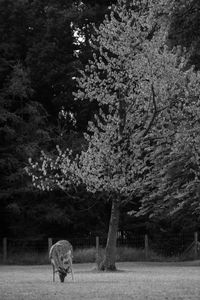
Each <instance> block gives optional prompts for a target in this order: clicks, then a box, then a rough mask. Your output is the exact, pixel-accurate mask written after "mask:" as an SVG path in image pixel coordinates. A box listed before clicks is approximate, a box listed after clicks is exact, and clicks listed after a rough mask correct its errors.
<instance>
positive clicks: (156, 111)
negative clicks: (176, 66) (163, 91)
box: [142, 83, 158, 137]
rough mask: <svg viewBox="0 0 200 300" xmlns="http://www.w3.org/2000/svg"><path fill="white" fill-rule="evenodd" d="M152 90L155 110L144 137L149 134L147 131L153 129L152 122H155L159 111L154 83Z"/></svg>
mask: <svg viewBox="0 0 200 300" xmlns="http://www.w3.org/2000/svg"><path fill="white" fill-rule="evenodd" d="M151 92H152V100H153V106H154V112H153V115H152V117H151V120H150V122H149V125H148V126H147V128H146V129H145V131H144V132H143V134H142V137H145V136H146V135H147V133H148V132H149V130H150V129H151V126H152V124H153V122H154V120H155V118H156V115H157V113H158V109H157V105H156V94H155V90H154V86H153V83H152V84H151Z"/></svg>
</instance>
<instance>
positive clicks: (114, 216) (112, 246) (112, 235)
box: [99, 200, 119, 271]
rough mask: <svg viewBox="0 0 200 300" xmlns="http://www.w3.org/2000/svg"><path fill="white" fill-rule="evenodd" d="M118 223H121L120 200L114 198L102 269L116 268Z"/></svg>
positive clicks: (112, 269) (101, 264)
mask: <svg viewBox="0 0 200 300" xmlns="http://www.w3.org/2000/svg"><path fill="white" fill-rule="evenodd" d="M118 225H119V202H118V201H117V200H113V202H112V209H111V216H110V224H109V231H108V237H107V244H106V253H105V257H104V259H103V261H102V262H101V263H100V265H99V269H100V270H111V271H115V270H116V266H115V261H116V246H117V245H116V244H117V230H118Z"/></svg>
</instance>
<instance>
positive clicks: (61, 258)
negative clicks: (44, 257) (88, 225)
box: [49, 240, 74, 282]
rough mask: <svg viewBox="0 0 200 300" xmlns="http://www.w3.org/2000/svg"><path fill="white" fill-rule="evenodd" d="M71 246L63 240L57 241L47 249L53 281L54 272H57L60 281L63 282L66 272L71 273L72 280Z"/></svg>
mask: <svg viewBox="0 0 200 300" xmlns="http://www.w3.org/2000/svg"><path fill="white" fill-rule="evenodd" d="M72 258H73V247H72V245H71V244H70V243H69V242H68V241H65V240H62V241H58V242H57V243H56V244H54V245H53V246H52V247H51V248H50V251H49V259H50V261H51V264H52V267H53V282H54V281H55V273H56V272H58V275H59V278H60V281H61V282H64V280H65V277H66V276H67V274H68V273H71V275H72V280H73V281H74V273H73V269H72Z"/></svg>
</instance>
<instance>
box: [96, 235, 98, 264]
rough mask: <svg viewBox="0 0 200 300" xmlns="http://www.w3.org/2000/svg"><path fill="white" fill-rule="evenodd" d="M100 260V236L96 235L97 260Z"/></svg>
mask: <svg viewBox="0 0 200 300" xmlns="http://www.w3.org/2000/svg"><path fill="white" fill-rule="evenodd" d="M98 260H99V237H98V236H96V262H97V263H98Z"/></svg>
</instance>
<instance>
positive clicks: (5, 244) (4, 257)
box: [3, 237, 8, 264]
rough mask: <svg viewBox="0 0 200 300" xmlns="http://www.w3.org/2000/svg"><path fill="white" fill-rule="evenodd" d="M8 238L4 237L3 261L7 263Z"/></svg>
mask: <svg viewBox="0 0 200 300" xmlns="http://www.w3.org/2000/svg"><path fill="white" fill-rule="evenodd" d="M7 250H8V249H7V238H6V237H4V238H3V263H4V264H5V263H6V262H7V254H8V253H7Z"/></svg>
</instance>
